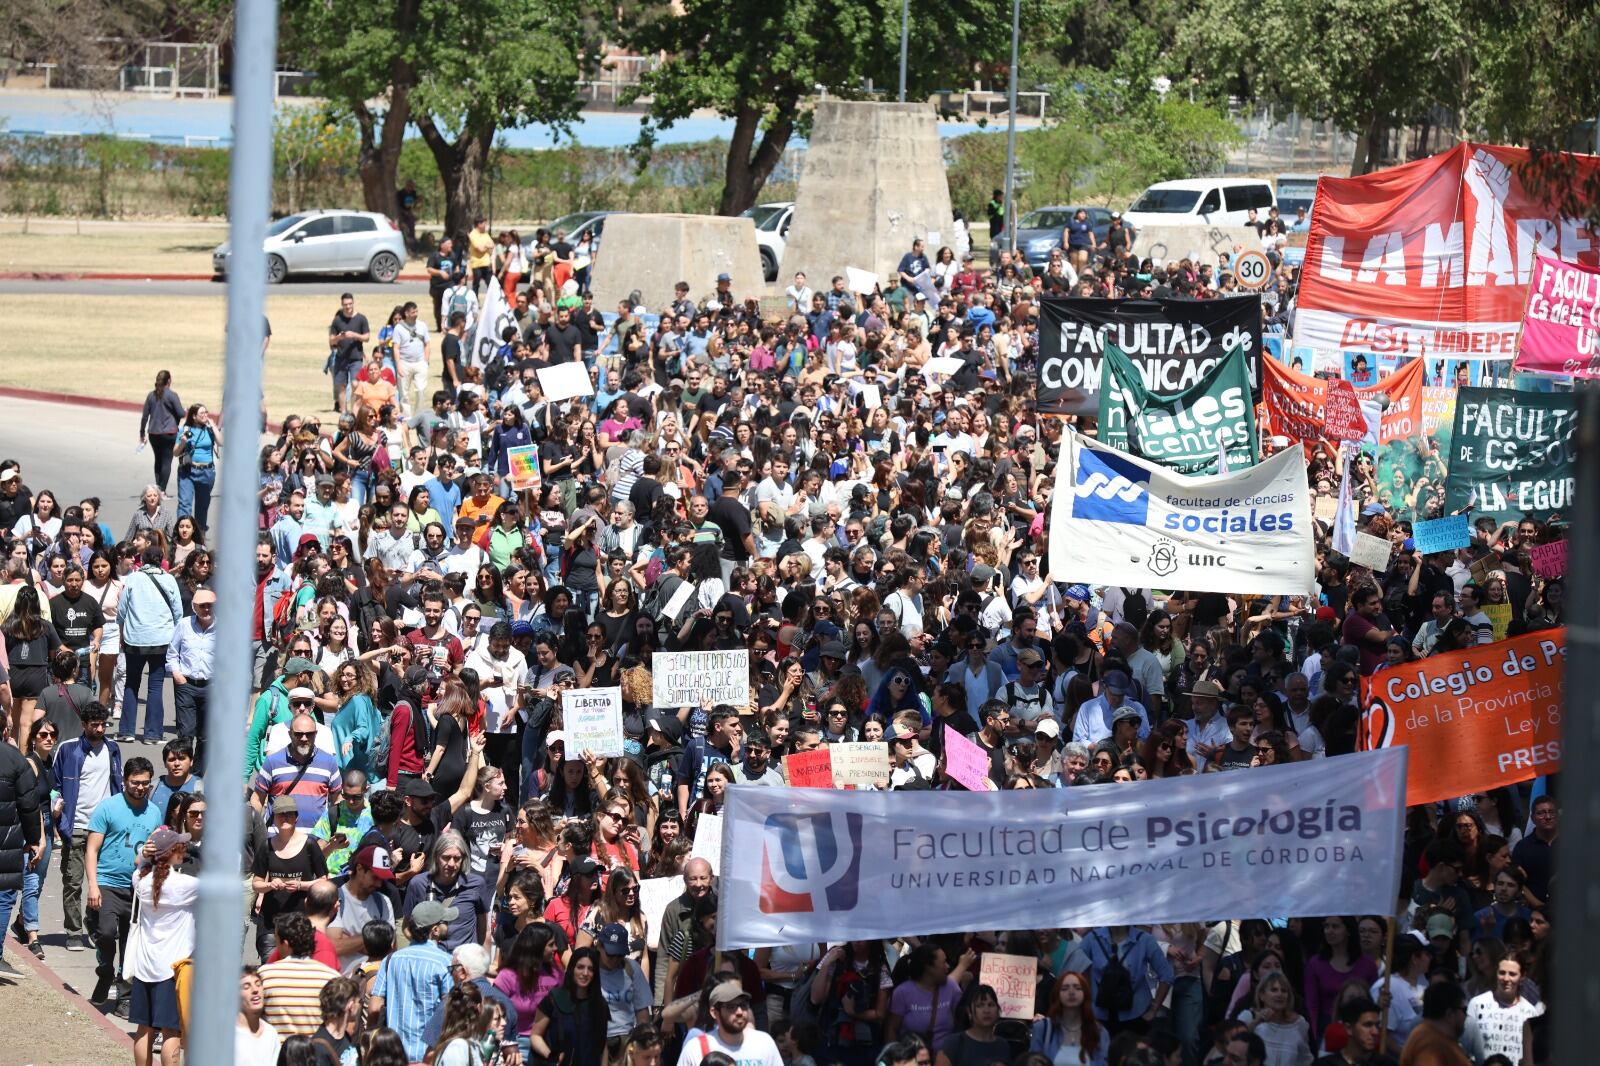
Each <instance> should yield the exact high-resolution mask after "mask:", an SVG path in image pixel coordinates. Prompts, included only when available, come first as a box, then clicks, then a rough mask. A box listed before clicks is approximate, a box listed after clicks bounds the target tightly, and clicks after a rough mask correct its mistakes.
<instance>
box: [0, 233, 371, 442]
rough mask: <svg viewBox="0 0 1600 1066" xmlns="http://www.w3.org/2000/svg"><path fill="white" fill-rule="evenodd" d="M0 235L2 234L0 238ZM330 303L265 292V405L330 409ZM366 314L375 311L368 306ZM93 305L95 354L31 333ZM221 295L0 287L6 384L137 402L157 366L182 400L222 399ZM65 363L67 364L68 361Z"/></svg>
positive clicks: (52, 328)
mask: <svg viewBox="0 0 1600 1066" xmlns="http://www.w3.org/2000/svg"><path fill="white" fill-rule="evenodd" d="M0 243H5V242H0ZM337 309H338V300H337V299H336V298H335V297H332V296H309V295H295V294H283V295H280V294H278V293H269V294H268V296H267V316H268V318H269V319H271V321H272V330H273V334H272V346H271V348H270V349H268V352H267V365H266V380H265V389H266V397H267V413H268V416H269V418H270V419H272V420H274V421H276V420H278V419H281V418H282V417H283V416H284V415H285V414H287V413H290V412H296V413H300V414H309V413H311V412H313V411H318V412H329V411H331V410H332V409H333V394H332V387H331V384H330V382H329V379H328V378H327V376H325V375H324V374H323V373H322V364H323V362H324V361H325V360H326V359H327V351H328V340H327V337H328V334H327V327H328V321H329V320H330V319H331V318H332V317H333V313H334V311H336V310H337ZM366 310H367V313H368V314H369V315H370V314H372V313H373V308H372V307H368V308H367V309H366ZM91 311H92V319H93V321H94V322H95V323H97V328H96V329H95V330H94V336H95V338H96V339H95V340H94V341H92V342H91V344H92V345H93V347H94V350H96V351H98V353H99V354H98V355H89V354H87V353H86V354H82V355H73V356H70V357H69V359H70V362H68V363H64V362H63V359H62V355H61V354H58V351H57V350H56V349H54V348H53V347H50V346H45V345H41V344H37V343H34V342H33V341H31V340H28V339H29V338H33V339H37V338H43V337H49V336H52V335H54V334H58V333H59V329H60V323H62V322H69V321H75V320H77V321H82V320H83V318H84V315H85V313H86V312H91ZM226 311H227V300H226V296H225V294H224V291H223V289H222V287H221V286H217V288H216V291H215V292H214V293H206V294H205V295H196V296H95V297H84V296H67V295H45V296H7V295H0V321H4V322H6V323H7V329H6V331H5V333H4V335H0V363H3V364H4V366H5V368H6V373H5V381H6V384H8V385H13V386H16V387H20V388H28V389H44V390H48V391H52V392H68V393H74V394H78V395H84V396H99V397H105V398H108V399H116V400H128V401H131V402H134V403H141V402H143V400H144V397H145V394H146V393H148V392H149V391H150V386H151V384H152V382H153V381H154V380H155V375H156V371H158V370H161V369H163V368H165V369H167V370H170V371H171V372H172V385H173V388H174V390H176V392H177V393H178V395H179V396H180V397H181V398H182V399H183V401H184V403H201V402H203V403H206V404H208V405H210V406H211V407H212V409H213V410H216V409H219V408H220V405H221V402H222V352H223V334H224V329H225V325H224V323H225V320H226ZM68 366H70V367H71V369H70V370H68V369H67V367H68Z"/></svg>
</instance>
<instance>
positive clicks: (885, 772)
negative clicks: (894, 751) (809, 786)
mask: <svg viewBox="0 0 1600 1066" xmlns="http://www.w3.org/2000/svg"><path fill="white" fill-rule="evenodd" d="M829 750H830V752H831V754H832V761H833V784H834V787H836V788H872V787H873V786H875V785H877V784H878V783H879V782H880V781H883V780H885V779H886V778H888V776H889V747H888V745H886V744H884V743H882V742H881V741H880V742H878V743H872V742H862V743H858V744H832V745H829Z"/></svg>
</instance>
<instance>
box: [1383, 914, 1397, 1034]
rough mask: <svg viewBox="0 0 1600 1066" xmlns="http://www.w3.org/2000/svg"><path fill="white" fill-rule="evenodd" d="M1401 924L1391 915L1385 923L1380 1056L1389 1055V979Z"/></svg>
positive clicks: (1392, 972)
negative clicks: (1396, 937) (1396, 932)
mask: <svg viewBox="0 0 1600 1066" xmlns="http://www.w3.org/2000/svg"><path fill="white" fill-rule="evenodd" d="M1399 924H1400V915H1398V914H1391V915H1389V920H1388V921H1387V922H1385V923H1384V927H1385V932H1384V934H1383V985H1382V995H1380V996H1379V997H1378V999H1379V1003H1378V1016H1379V1017H1380V1018H1382V1019H1383V1024H1382V1025H1379V1026H1378V1054H1380V1055H1387V1054H1388V1053H1389V997H1390V996H1391V995H1392V993H1391V992H1390V991H1389V978H1391V977H1393V976H1394V931H1395V928H1396V927H1397V926H1398V925H1399Z"/></svg>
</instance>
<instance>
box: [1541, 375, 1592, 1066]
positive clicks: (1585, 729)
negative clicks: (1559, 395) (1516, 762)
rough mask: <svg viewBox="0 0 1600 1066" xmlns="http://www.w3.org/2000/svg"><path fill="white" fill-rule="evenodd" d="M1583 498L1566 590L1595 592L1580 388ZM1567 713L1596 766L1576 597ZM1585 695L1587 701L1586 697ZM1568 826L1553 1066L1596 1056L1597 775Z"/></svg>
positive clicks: (1569, 739)
mask: <svg viewBox="0 0 1600 1066" xmlns="http://www.w3.org/2000/svg"><path fill="white" fill-rule="evenodd" d="M1577 401H1578V426H1577V432H1576V435H1575V440H1576V443H1577V452H1578V469H1577V481H1576V488H1577V491H1576V492H1575V493H1574V497H1573V504H1574V506H1573V511H1574V512H1575V513H1574V514H1573V527H1572V544H1571V546H1570V548H1569V552H1570V554H1569V556H1568V559H1567V579H1568V580H1567V587H1568V588H1572V589H1588V590H1593V589H1594V588H1595V587H1596V585H1597V583H1600V549H1597V545H1600V391H1597V390H1595V389H1580V390H1579V391H1578V396H1577ZM1567 671H1568V673H1567V686H1566V699H1567V701H1568V702H1567V706H1566V708H1565V712H1566V713H1565V714H1563V716H1562V725H1563V735H1562V740H1561V744H1562V754H1563V756H1564V757H1565V758H1566V759H1568V760H1571V765H1573V766H1585V767H1587V766H1593V765H1595V759H1596V756H1597V754H1600V727H1597V725H1596V719H1595V715H1596V713H1597V711H1600V700H1597V699H1596V694H1597V693H1600V601H1597V600H1596V599H1595V597H1594V596H1593V595H1592V594H1591V595H1583V596H1573V597H1572V600H1571V602H1570V605H1569V608H1568V613H1567ZM1585 692H1587V693H1588V694H1589V695H1587V696H1583V695H1579V694H1580V693H1585ZM1562 785H1563V786H1564V787H1563V789H1562V794H1561V796H1560V799H1561V816H1562V822H1563V824H1562V826H1561V833H1560V836H1559V837H1558V839H1557V841H1556V845H1555V846H1556V850H1557V853H1558V854H1557V857H1558V859H1559V861H1560V863H1561V880H1562V883H1563V884H1566V885H1571V886H1573V890H1572V891H1568V892H1557V893H1556V894H1555V896H1556V900H1555V902H1556V921H1557V923H1559V924H1558V928H1560V929H1562V930H1564V932H1563V933H1562V935H1561V936H1560V937H1559V938H1558V939H1557V940H1556V960H1555V969H1556V977H1555V996H1554V999H1555V1002H1554V1005H1553V1009H1552V1011H1551V1014H1552V1015H1553V1018H1554V1020H1553V1022H1552V1031H1553V1032H1552V1035H1553V1037H1554V1053H1553V1055H1552V1056H1551V1059H1550V1061H1551V1062H1583V1061H1585V1060H1586V1059H1587V1058H1588V1057H1589V1055H1590V1054H1591V1053H1592V1049H1593V1043H1594V1039H1593V1037H1592V1036H1591V1035H1590V1032H1589V1026H1590V1024H1591V1023H1592V1021H1593V1019H1594V1017H1595V1014H1596V1011H1600V972H1597V971H1596V970H1595V967H1594V965H1593V962H1594V959H1595V957H1596V956H1597V955H1600V894H1597V893H1595V892H1594V891H1592V890H1591V888H1590V886H1593V885H1595V884H1600V855H1596V853H1595V851H1594V849H1593V848H1590V847H1587V846H1586V841H1587V840H1589V839H1593V837H1592V836H1590V834H1593V833H1594V832H1596V831H1597V830H1600V782H1597V778H1596V775H1594V774H1592V773H1576V774H1573V775H1572V777H1571V779H1570V780H1563V781H1562Z"/></svg>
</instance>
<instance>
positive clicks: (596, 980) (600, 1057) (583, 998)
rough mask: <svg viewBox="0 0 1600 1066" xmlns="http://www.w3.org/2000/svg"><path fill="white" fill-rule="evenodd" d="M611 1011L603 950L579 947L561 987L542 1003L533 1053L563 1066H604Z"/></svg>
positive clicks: (531, 1034) (532, 1032)
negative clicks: (604, 990)
mask: <svg viewBox="0 0 1600 1066" xmlns="http://www.w3.org/2000/svg"><path fill="white" fill-rule="evenodd" d="M610 1017H611V1012H610V1010H609V1009H608V1008H607V1006H606V1001H605V998H604V997H603V996H602V995H601V994H600V953H599V952H597V951H596V950H595V949H594V948H578V949H577V950H575V951H574V952H573V953H572V959H571V961H570V962H568V963H567V970H566V974H565V975H564V976H563V977H562V980H561V987H559V988H557V989H555V990H553V991H552V992H551V993H550V994H549V995H548V996H546V997H545V998H544V1000H543V1002H541V1003H540V1004H539V1009H538V1010H537V1011H536V1012H535V1014H534V1019H533V1026H532V1028H531V1029H530V1030H529V1033H528V1043H529V1046H530V1048H531V1049H532V1051H533V1053H534V1054H536V1055H538V1056H540V1057H541V1058H542V1059H543V1060H545V1061H547V1062H560V1063H561V1064H562V1066H601V1063H602V1062H603V1061H604V1060H605V1052H606V1025H607V1023H608V1021H609V1020H610Z"/></svg>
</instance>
